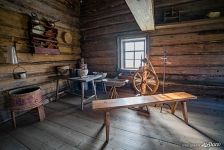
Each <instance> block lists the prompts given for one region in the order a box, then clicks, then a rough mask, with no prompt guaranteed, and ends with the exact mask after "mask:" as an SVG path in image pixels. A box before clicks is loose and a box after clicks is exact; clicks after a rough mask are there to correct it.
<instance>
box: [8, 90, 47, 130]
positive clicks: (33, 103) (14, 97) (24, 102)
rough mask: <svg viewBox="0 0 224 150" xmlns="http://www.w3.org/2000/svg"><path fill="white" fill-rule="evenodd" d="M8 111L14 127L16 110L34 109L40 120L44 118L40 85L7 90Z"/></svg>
mask: <svg viewBox="0 0 224 150" xmlns="http://www.w3.org/2000/svg"><path fill="white" fill-rule="evenodd" d="M8 98H9V100H10V108H9V109H10V111H11V117H12V122H13V125H14V127H15V128H16V116H15V113H16V112H20V111H27V110H31V109H36V110H37V112H38V116H39V119H40V121H43V120H44V118H45V112H44V106H43V99H42V92H41V90H40V87H37V86H31V87H23V88H18V89H14V90H11V91H9V92H8Z"/></svg>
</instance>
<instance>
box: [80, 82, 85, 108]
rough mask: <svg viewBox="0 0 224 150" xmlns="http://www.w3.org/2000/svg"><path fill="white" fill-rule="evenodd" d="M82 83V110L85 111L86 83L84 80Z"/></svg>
mask: <svg viewBox="0 0 224 150" xmlns="http://www.w3.org/2000/svg"><path fill="white" fill-rule="evenodd" d="M81 84H82V87H81V88H82V97H81V110H82V111H83V103H84V97H85V87H84V86H85V83H84V82H82V83H81Z"/></svg>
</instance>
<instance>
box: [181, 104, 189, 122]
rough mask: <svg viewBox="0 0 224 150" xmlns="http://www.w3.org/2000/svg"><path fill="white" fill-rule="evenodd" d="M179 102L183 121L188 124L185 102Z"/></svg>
mask: <svg viewBox="0 0 224 150" xmlns="http://www.w3.org/2000/svg"><path fill="white" fill-rule="evenodd" d="M180 103H181V109H182V114H183V117H184V121H185V122H186V123H187V124H188V114H187V103H186V102H180Z"/></svg>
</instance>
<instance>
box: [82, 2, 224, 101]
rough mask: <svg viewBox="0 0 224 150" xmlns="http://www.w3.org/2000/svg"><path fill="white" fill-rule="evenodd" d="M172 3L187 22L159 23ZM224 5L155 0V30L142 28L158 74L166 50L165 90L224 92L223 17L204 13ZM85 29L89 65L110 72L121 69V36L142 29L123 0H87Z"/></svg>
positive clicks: (219, 95)
mask: <svg viewBox="0 0 224 150" xmlns="http://www.w3.org/2000/svg"><path fill="white" fill-rule="evenodd" d="M102 3H104V4H105V5H102ZM171 6H173V7H176V8H179V9H180V10H182V19H183V23H178V24H177V23H175V24H168V25H165V24H164V25H162V24H159V23H162V20H163V19H162V18H161V17H162V14H161V13H162V12H163V10H166V9H170V8H171ZM223 8H224V3H223V2H222V1H219V0H217V1H215V2H211V1H208V0H200V1H194V0H181V1H173V2H172V3H170V2H169V1H163V0H156V1H155V19H156V22H157V24H156V30H155V31H151V32H145V33H144V34H147V35H148V36H149V41H148V42H149V45H150V48H149V55H150V58H151V60H152V64H153V66H154V67H155V70H156V72H157V74H158V76H159V77H160V79H161V77H162V74H163V61H162V59H161V57H163V50H164V49H165V50H166V51H167V57H168V64H167V68H166V75H167V76H166V79H167V82H166V88H165V89H166V91H182V90H184V91H188V92H191V93H193V94H197V95H212V96H218V97H223V96H224V93H223V90H224V87H223V85H224V75H223V74H224V19H223V18H222V17H220V18H217V19H208V18H206V14H207V12H209V11H211V10H219V11H223ZM194 19H197V20H194ZM191 20H194V21H191ZM81 31H82V41H81V42H82V44H81V48H82V50H83V55H84V57H85V58H86V60H87V63H88V67H89V69H90V70H92V71H104V72H109V73H110V75H117V71H116V70H117V55H118V54H117V37H119V36H128V35H133V34H142V33H143V32H141V31H140V29H139V27H138V25H137V23H136V22H135V20H134V17H133V15H132V14H131V12H130V10H129V8H128V6H127V5H126V3H125V1H124V0H114V1H111V0H104V1H103V2H102V1H97V0H95V1H90V0H86V1H84V3H83V4H82V5H81Z"/></svg>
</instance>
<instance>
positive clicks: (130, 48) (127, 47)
mask: <svg viewBox="0 0 224 150" xmlns="http://www.w3.org/2000/svg"><path fill="white" fill-rule="evenodd" d="M125 51H134V42H125Z"/></svg>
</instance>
